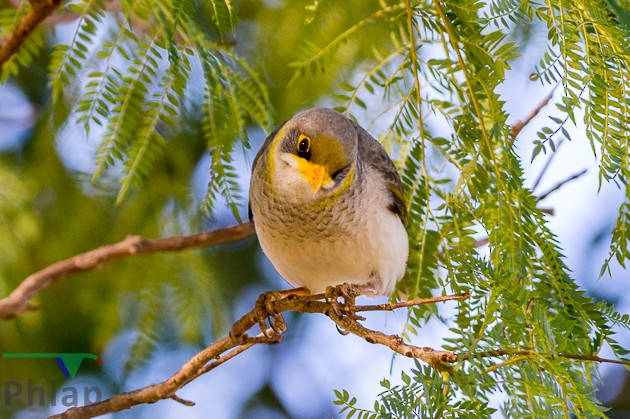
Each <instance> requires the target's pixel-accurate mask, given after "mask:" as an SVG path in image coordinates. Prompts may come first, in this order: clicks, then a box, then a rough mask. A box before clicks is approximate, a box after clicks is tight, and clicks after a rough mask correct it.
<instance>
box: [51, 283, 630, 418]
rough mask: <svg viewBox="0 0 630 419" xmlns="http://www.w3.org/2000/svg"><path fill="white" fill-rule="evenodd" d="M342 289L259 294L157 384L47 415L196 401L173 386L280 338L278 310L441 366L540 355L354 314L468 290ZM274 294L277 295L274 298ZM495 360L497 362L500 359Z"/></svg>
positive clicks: (439, 299) (581, 357)
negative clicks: (428, 334)
mask: <svg viewBox="0 0 630 419" xmlns="http://www.w3.org/2000/svg"><path fill="white" fill-rule="evenodd" d="M340 288H343V292H342V293H341V294H340V296H341V297H342V298H343V301H342V302H339V301H338V297H337V296H336V295H334V294H329V292H327V293H325V294H316V295H304V293H291V292H288V293H287V292H283V293H277V292H271V293H267V294H262V295H261V296H260V298H259V300H258V302H257V303H256V307H255V308H254V309H253V310H252V311H250V312H249V313H247V314H246V315H244V316H243V317H241V318H240V319H239V320H238V321H237V322H236V323H234V325H233V326H232V330H231V331H230V333H229V335H228V336H226V337H224V338H222V339H221V340H219V341H217V342H215V343H213V344H211V345H210V346H208V347H207V348H205V349H204V350H203V351H201V352H199V353H198V354H197V355H195V356H194V357H193V358H191V359H190V360H189V361H188V362H186V363H185V364H184V365H183V366H182V367H181V368H180V370H179V371H177V372H176V373H175V374H173V375H172V376H171V377H170V378H168V379H167V380H165V381H163V382H161V383H159V384H153V385H150V386H147V387H144V388H141V389H138V390H134V391H130V392H127V393H122V394H118V395H115V396H112V397H110V398H109V399H106V400H103V401H101V402H98V403H95V404H91V405H87V406H81V407H73V408H71V409H68V410H67V411H66V412H64V413H61V414H58V415H54V416H51V417H50V418H51V419H69V418H75V419H76V418H92V417H95V416H99V415H103V414H105V413H113V412H119V411H121V410H125V409H130V408H132V407H133V406H137V405H140V404H145V403H155V402H157V401H159V400H163V399H173V400H175V401H177V402H179V403H182V404H185V405H187V406H191V405H194V402H191V401H187V400H183V399H181V398H180V397H178V396H177V391H179V390H180V389H181V388H182V387H184V386H185V385H186V384H188V383H189V382H191V381H192V380H194V379H195V378H197V377H199V376H200V375H202V374H205V373H207V372H208V371H211V370H213V369H214V368H216V367H217V366H219V365H221V364H222V363H224V362H226V361H227V360H229V359H231V358H233V357H235V356H237V355H239V354H241V353H242V352H244V351H246V350H247V349H249V348H251V347H252V346H254V345H256V344H260V343H266V344H271V343H278V342H280V341H281V340H282V334H283V333H284V332H285V331H286V327H285V326H286V325H285V324H284V320H283V319H282V317H281V313H283V312H285V311H297V312H302V313H320V314H324V315H326V316H328V317H329V318H330V319H331V320H332V321H334V322H335V323H336V324H337V326H338V327H339V328H341V329H342V330H341V331H342V333H343V334H348V333H352V334H354V335H356V336H358V337H361V338H363V339H365V340H366V341H367V342H369V343H374V344H381V345H385V346H387V347H389V348H391V349H392V350H393V351H395V352H397V353H400V354H402V355H404V356H407V357H412V358H417V359H420V360H422V361H424V362H426V363H428V364H430V365H432V366H433V367H435V368H437V369H440V370H443V371H449V370H450V368H451V366H452V365H453V364H455V363H458V362H466V360H468V359H471V358H480V357H486V358H490V357H492V358H497V357H503V356H518V357H523V356H528V355H531V356H538V357H540V356H541V354H535V353H534V352H533V351H524V350H515V351H509V350H495V351H487V352H483V353H482V352H480V353H465V352H464V353H457V352H452V351H442V350H435V349H432V348H428V347H420V346H415V345H411V344H409V343H406V342H405V341H404V340H403V339H402V338H401V337H400V336H397V335H388V334H385V333H383V332H380V331H376V330H371V329H368V328H366V327H365V326H363V325H362V324H361V320H363V318H362V317H360V316H358V315H357V313H358V312H364V311H390V310H395V309H398V308H402V307H409V306H412V305H414V306H415V305H420V304H433V303H437V302H445V301H449V300H463V299H466V298H468V297H469V294H468V293H463V294H455V295H447V296H442V297H434V298H426V299H417V300H411V301H406V302H402V303H392V304H378V305H358V306H357V305H355V301H354V298H355V297H356V296H358V295H359V293H360V290H358V288H357V287H353V286H348V285H347V284H344V285H342V286H340V287H335V288H333V289H332V290H333V291H335V290H338V289H340ZM330 290H331V289H329V291H330ZM278 295H280V296H279V297H278ZM269 296H271V298H269ZM261 309H262V311H261ZM261 316H262V318H263V320H265V319H266V318H268V321H269V327H267V328H265V330H263V331H262V332H261V333H259V334H257V335H256V336H254V337H250V336H248V334H247V333H248V332H249V331H250V330H251V329H253V328H254V327H255V326H256V325H257V324H260V320H261ZM274 322H275V323H276V324H274ZM278 322H280V323H282V327H278V324H277V323H278ZM265 324H266V323H265ZM554 357H561V358H567V359H574V360H579V361H595V362H611V363H619V364H625V365H629V364H630V362H628V361H623V360H612V359H605V358H600V357H597V356H592V355H571V354H554V355H549V356H548V358H554ZM498 365H501V363H500V364H498Z"/></svg>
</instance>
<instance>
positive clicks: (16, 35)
mask: <svg viewBox="0 0 630 419" xmlns="http://www.w3.org/2000/svg"><path fill="white" fill-rule="evenodd" d="M61 3H63V0H31V1H30V4H31V10H29V12H28V13H27V14H26V15H24V17H23V18H22V20H20V22H19V23H18V24H17V26H16V27H15V28H14V29H13V31H12V32H11V33H10V34H9V35H8V36H7V37H6V38H4V39H3V40H2V43H1V44H0V68H2V66H3V65H4V63H6V62H7V61H9V59H10V58H11V57H12V56H13V54H15V53H16V52H17V50H18V49H20V46H22V44H23V43H24V41H26V39H27V38H28V37H29V35H30V34H32V33H33V32H34V31H35V29H36V28H37V26H38V25H39V24H40V23H41V22H42V21H43V20H44V19H46V18H47V17H48V16H49V15H50V14H51V13H52V12H53V11H54V10H55V9H56V8H57V7H59V5H61Z"/></svg>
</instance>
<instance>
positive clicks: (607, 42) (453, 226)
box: [299, 0, 630, 417]
mask: <svg viewBox="0 0 630 419" xmlns="http://www.w3.org/2000/svg"><path fill="white" fill-rule="evenodd" d="M374 21H376V22H374ZM533 23H538V24H544V25H545V26H546V28H547V31H548V40H549V44H548V47H547V50H546V52H545V53H544V55H543V56H542V57H541V59H540V64H539V66H538V69H537V73H536V74H534V75H532V80H534V79H538V80H540V81H541V82H542V83H544V84H545V85H549V86H550V88H553V87H555V86H556V85H558V86H559V88H560V89H561V90H562V96H561V100H560V102H559V103H558V105H557V110H556V111H555V112H554V115H552V118H551V121H552V125H551V126H549V127H544V128H543V129H542V130H541V131H540V132H539V134H538V139H537V140H535V147H534V155H533V158H535V157H536V156H537V155H538V154H539V153H540V152H541V151H545V152H546V149H547V148H551V149H552V150H554V147H555V145H554V140H557V138H558V137H559V136H561V135H565V136H568V132H567V130H566V129H565V125H566V124H575V123H576V122H577V118H580V115H582V116H581V118H582V121H581V122H582V123H583V124H584V126H585V127H586V136H587V138H588V139H589V141H590V142H591V146H592V148H593V151H594V152H595V153H596V155H597V156H598V157H599V158H600V161H601V164H600V179H601V181H615V182H617V183H618V184H619V185H620V187H622V188H624V189H625V190H630V189H629V187H628V185H627V177H626V176H627V167H628V162H629V161H630V160H629V159H628V156H626V155H625V152H626V151H627V148H628V140H629V138H630V135H629V134H630V133H629V132H628V127H629V126H630V125H629V122H630V119H629V118H630V112H628V104H629V103H630V102H629V98H630V96H628V94H627V91H628V87H630V72H629V71H628V70H629V69H628V66H629V65H630V56H629V55H628V53H629V51H630V49H629V48H628V38H627V36H626V34H624V31H623V28H622V27H621V25H619V24H618V21H617V20H616V19H615V17H614V15H613V14H612V13H611V12H610V9H608V8H607V7H606V6H605V4H604V3H602V2H600V3H593V2H580V1H578V2H571V3H569V4H567V3H566V2H553V1H550V2H540V3H539V2H534V1H496V2H490V3H488V2H482V1H478V0H468V1H434V2H412V1H406V2H404V3H398V4H393V3H392V4H390V3H387V4H385V3H383V4H382V8H381V10H379V11H377V12H375V13H374V14H372V15H370V16H368V17H366V18H364V19H363V20H361V21H360V22H359V23H357V24H355V25H354V26H352V27H351V28H349V29H348V30H347V31H345V32H343V33H342V34H340V35H339V37H338V38H336V39H335V40H334V41H332V42H331V43H330V44H328V45H326V46H324V47H323V48H321V49H320V50H319V51H318V52H317V53H316V54H314V55H312V57H310V58H309V59H307V60H305V61H304V62H303V64H302V65H301V66H300V67H299V70H300V71H304V69H305V68H306V67H307V66H310V67H312V68H315V69H318V66H324V65H325V60H326V57H327V54H329V51H332V50H334V47H335V45H336V44H337V43H340V42H342V41H344V40H345V38H347V37H349V36H355V32H358V31H359V30H360V29H361V28H362V27H363V26H364V25H367V24H373V25H379V24H382V25H389V27H390V31H391V43H390V45H388V46H387V47H386V48H383V49H382V50H375V51H374V57H373V59H372V60H371V61H370V62H369V64H368V65H367V67H365V68H362V69H361V70H360V71H359V76H358V77H356V78H355V81H353V82H350V83H348V82H343V83H342V84H341V85H340V86H339V92H340V93H338V94H337V96H336V97H337V99H338V100H339V102H340V103H341V105H340V110H342V111H346V112H352V113H355V114H357V115H361V114H362V113H364V112H368V111H370V109H369V107H368V106H367V105H366V103H374V102H375V101H378V98H380V97H383V98H385V99H386V105H385V106H384V108H383V109H379V111H381V112H382V113H383V114H385V115H387V117H383V118H384V119H386V118H389V119H387V121H388V122H389V128H388V130H387V131H386V132H385V134H384V136H383V137H382V141H383V142H384V143H385V144H396V145H397V146H398V149H399V150H401V152H400V155H401V156H400V166H401V169H402V175H403V180H404V183H405V186H406V188H407V192H408V198H409V202H408V206H409V210H410V219H411V223H410V226H409V233H410V241H411V256H410V264H409V268H408V277H407V278H406V282H405V283H403V284H402V289H403V290H404V291H405V292H406V293H408V294H410V295H414V296H423V297H424V296H429V295H432V294H434V293H436V291H437V292H438V293H439V292H441V293H450V292H462V291H468V292H471V293H472V298H470V299H469V300H467V301H465V302H462V303H461V304H460V305H459V307H458V311H457V314H456V315H455V317H454V318H453V319H451V321H452V327H451V332H452V337H451V338H449V339H448V343H447V344H446V345H445V348H447V349H450V350H453V351H458V352H461V353H465V354H468V355H467V356H466V358H467V359H465V360H464V359H462V361H461V363H459V364H458V365H457V366H456V367H455V368H454V369H453V370H452V371H451V372H450V373H449V374H444V373H443V372H441V371H438V370H436V369H432V368H428V367H424V366H421V365H418V366H417V369H416V370H414V371H413V374H411V375H406V374H404V375H403V381H404V383H405V384H406V385H403V386H399V387H396V388H394V387H392V386H390V385H389V383H388V382H384V384H383V385H384V387H385V391H384V392H383V393H382V395H381V398H380V399H379V401H378V402H377V403H376V404H375V409H374V411H373V412H372V413H370V412H369V411H366V410H360V409H359V410H357V408H356V407H355V403H356V399H352V398H350V395H349V394H348V393H347V392H339V393H338V394H337V396H338V401H337V402H338V403H339V404H340V405H344V406H345V407H344V409H343V410H344V411H345V410H347V411H348V413H349V416H352V415H354V414H357V415H358V416H359V417H371V416H372V415H373V416H374V417H377V416H379V415H392V414H393V416H394V417H415V416H419V417H443V416H457V417H460V416H461V417H485V416H487V415H489V414H491V413H492V411H493V410H494V409H493V408H491V407H489V400H490V399H489V396H490V395H491V394H502V395H504V397H505V398H506V400H505V402H504V404H503V405H502V409H503V411H504V414H506V415H507V416H509V417H521V416H533V417H549V416H553V415H557V414H559V412H566V414H567V415H569V414H576V415H578V416H587V417H600V416H601V415H602V414H603V411H604V409H603V408H602V407H601V406H600V405H599V403H598V402H597V400H596V399H595V397H594V394H595V387H594V380H595V378H596V377H597V369H596V365H594V364H593V363H590V364H589V363H584V362H576V361H575V360H571V359H566V358H563V357H562V356H559V355H560V354H580V355H587V356H588V355H595V354H597V353H599V351H600V350H601V349H602V346H603V345H610V347H611V348H613V350H614V351H616V353H617V355H619V356H624V355H625V354H626V351H625V350H623V349H621V348H619V347H618V345H617V344H616V341H615V339H614V337H613V336H612V334H613V333H612V332H611V328H610V325H611V323H613V322H614V323H617V324H618V325H621V326H622V327H623V328H625V329H626V330H627V329H628V326H629V323H628V318H627V316H625V317H623V318H619V317H616V319H617V320H613V317H614V316H616V315H614V314H613V312H612V311H611V310H610V309H608V308H607V307H606V306H605V305H603V304H601V303H597V302H595V301H593V300H592V299H591V298H590V297H587V296H585V295H584V292H583V291H582V290H580V289H579V288H578V287H577V286H576V285H575V283H574V282H573V280H572V278H571V276H570V272H569V270H568V268H567V267H566V266H565V264H564V262H563V255H562V250H561V249H560V247H559V246H558V243H557V241H556V239H555V237H554V235H553V233H552V232H551V231H550V230H549V228H548V226H547V220H546V219H545V216H544V214H543V212H542V211H541V209H540V208H539V207H538V200H537V197H536V196H535V195H533V194H532V192H531V191H530V190H529V189H528V188H526V187H525V185H524V175H523V170H522V168H521V166H522V164H523V163H522V157H521V156H519V155H518V153H517V152H516V150H515V148H514V140H515V138H514V134H515V133H514V132H513V130H512V129H511V127H510V125H509V124H508V123H507V120H508V116H509V115H508V114H507V112H506V110H505V103H504V101H502V99H501V97H500V96H499V95H498V94H497V91H498V88H499V86H500V85H501V84H502V83H503V82H504V80H505V73H506V71H508V70H509V69H510V63H511V62H512V61H513V60H514V59H515V58H516V57H517V45H516V43H515V42H514V41H513V40H511V39H510V34H511V33H512V32H513V31H514V28H515V27H516V26H518V25H529V24H533ZM356 80H358V81H356ZM392 115H393V116H392ZM436 123H442V124H443V123H446V124H448V126H449V128H450V129H449V131H450V134H449V135H447V136H445V137H444V136H437V135H435V134H433V132H434V129H432V127H434V126H435V125H436ZM428 156H431V157H428ZM627 206H628V204H627V202H626V203H624V204H623V205H622V207H621V209H620V217H619V219H618V221H617V225H616V227H615V229H614V233H613V237H612V244H611V246H612V251H611V256H616V257H617V260H619V261H620V263H622V264H624V263H625V260H626V259H627V258H628V256H630V253H628V251H627V245H626V243H627V237H626V229H627V226H628V218H627V214H626V213H627V211H626V210H627ZM485 237H487V241H488V245H487V249H486V248H485V247H484V248H483V250H481V251H478V250H477V248H478V247H479V245H480V243H479V241H478V240H479V239H480V238H485ZM607 265H608V262H606V265H605V266H604V269H605V267H606V266H607ZM435 314H437V313H435V312H431V311H430V308H429V309H427V308H426V307H423V308H422V309H415V310H413V311H412V312H411V313H410V316H409V328H408V332H415V331H416V330H417V328H418V327H421V326H422V325H423V324H424V321H425V320H426V319H428V318H430V317H431V316H432V315H435ZM499 349H500V350H501V351H502V352H501V356H497V357H496V359H492V360H489V359H487V357H486V356H484V355H483V354H489V353H492V352H493V351H496V350H499ZM619 349H621V350H620V351H618V350H619Z"/></svg>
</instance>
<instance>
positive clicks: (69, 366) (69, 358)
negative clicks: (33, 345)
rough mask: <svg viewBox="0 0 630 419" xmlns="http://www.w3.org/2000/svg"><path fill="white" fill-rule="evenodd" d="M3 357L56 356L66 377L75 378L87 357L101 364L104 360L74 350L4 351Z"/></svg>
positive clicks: (31, 357)
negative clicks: (48, 351) (45, 351)
mask: <svg viewBox="0 0 630 419" xmlns="http://www.w3.org/2000/svg"><path fill="white" fill-rule="evenodd" d="M2 357H3V358H13V359H33V358H39V359H41V358H54V359H56V360H57V363H58V364H59V368H61V372H62V373H63V375H64V377H66V378H74V376H75V375H77V371H79V367H80V366H81V362H83V360H84V359H85V358H89V359H93V360H95V361H96V362H98V363H99V364H103V361H102V360H101V359H100V358H99V357H98V356H96V355H94V354H88V353H73V352H51V353H24V352H17V353H4V354H2Z"/></svg>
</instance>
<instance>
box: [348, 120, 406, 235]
mask: <svg viewBox="0 0 630 419" xmlns="http://www.w3.org/2000/svg"><path fill="white" fill-rule="evenodd" d="M357 129H358V133H359V153H360V154H361V158H362V159H363V160H364V161H365V162H366V163H367V164H369V165H370V166H371V167H372V168H373V169H375V170H376V171H377V172H379V173H380V174H381V175H382V176H383V178H384V179H385V181H386V182H387V189H388V190H389V192H390V197H391V201H390V202H389V203H388V206H387V207H388V208H389V210H390V211H392V212H393V213H394V214H396V215H398V217H399V218H400V220H401V221H402V223H403V224H407V204H406V202H405V192H404V190H403V184H402V181H401V180H400V176H399V175H398V172H397V171H396V166H394V163H393V162H392V160H391V159H390V158H389V156H388V155H387V152H386V151H385V149H384V148H383V146H381V144H380V143H379V142H378V141H376V140H375V139H374V138H372V136H371V135H370V134H368V133H367V131H365V130H364V129H363V128H361V127H360V126H358V125H357Z"/></svg>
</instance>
